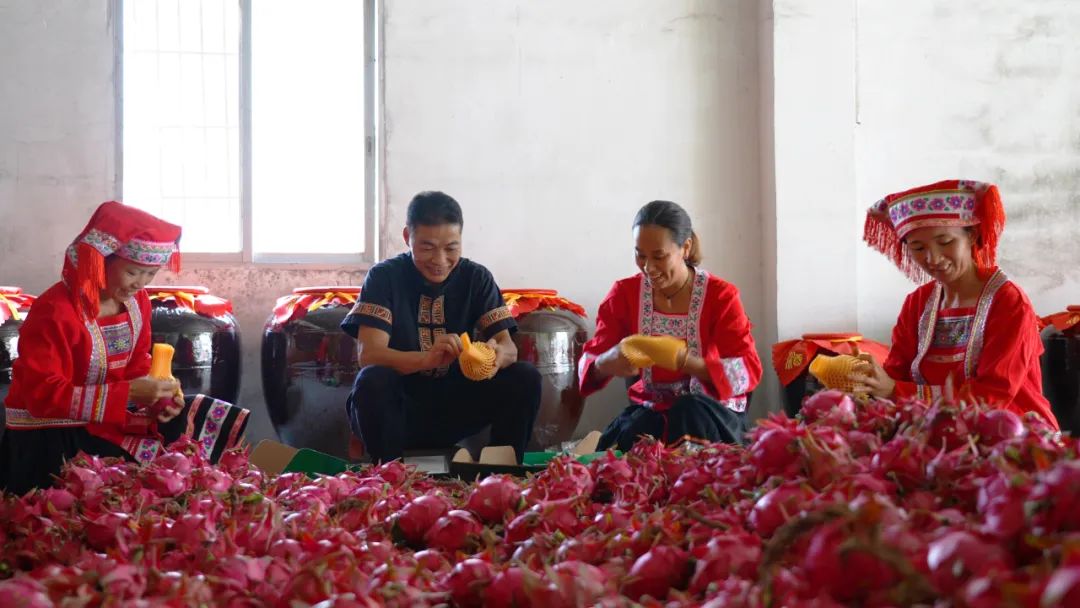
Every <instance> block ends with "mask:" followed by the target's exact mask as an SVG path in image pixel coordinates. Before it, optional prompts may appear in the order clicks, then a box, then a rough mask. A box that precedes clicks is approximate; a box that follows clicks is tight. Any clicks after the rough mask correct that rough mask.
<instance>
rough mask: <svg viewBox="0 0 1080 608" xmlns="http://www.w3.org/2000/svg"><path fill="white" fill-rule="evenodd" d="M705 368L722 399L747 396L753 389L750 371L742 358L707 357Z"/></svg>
mask: <svg viewBox="0 0 1080 608" xmlns="http://www.w3.org/2000/svg"><path fill="white" fill-rule="evenodd" d="M705 367H706V368H707V369H708V370H709V380H711V381H712V384H713V387H714V388H715V389H716V393H717V395H718V396H719V397H720V399H730V398H732V397H735V396H737V395H745V394H746V393H747V392H748V391H749V390H750V389H751V386H750V371H749V370H748V369H747V368H746V360H745V359H743V358H742V357H728V358H719V357H706V359H705Z"/></svg>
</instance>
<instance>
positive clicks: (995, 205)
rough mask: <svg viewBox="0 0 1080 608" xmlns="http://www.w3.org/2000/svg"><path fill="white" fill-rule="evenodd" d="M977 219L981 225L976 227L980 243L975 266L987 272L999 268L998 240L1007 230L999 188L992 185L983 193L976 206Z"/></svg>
mask: <svg viewBox="0 0 1080 608" xmlns="http://www.w3.org/2000/svg"><path fill="white" fill-rule="evenodd" d="M975 217H977V218H979V225H978V226H976V227H975V230H976V232H977V234H978V235H979V242H978V244H977V245H976V246H975V252H974V253H975V266H976V267H977V268H978V269H979V270H980V271H982V272H987V271H989V270H990V269H992V268H994V267H995V266H997V248H998V240H999V239H1000V238H1001V232H1002V231H1003V230H1005V207H1004V205H1002V204H1001V193H1000V192H998V188H997V186H994V185H990V187H988V188H987V189H986V192H983V193H982V196H981V197H980V199H979V202H978V204H976V205H975Z"/></svg>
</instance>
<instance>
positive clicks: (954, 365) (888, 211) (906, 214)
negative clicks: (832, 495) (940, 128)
mask: <svg viewBox="0 0 1080 608" xmlns="http://www.w3.org/2000/svg"><path fill="white" fill-rule="evenodd" d="M1004 227H1005V210H1004V208H1003V207H1002V204H1001V197H1000V195H999V193H998V189H997V187H996V186H994V185H992V184H984V183H980V182H974V181H963V180H948V181H942V182H938V183H935V184H930V185H928V186H921V187H918V188H913V189H911V190H907V191H905V192H900V193H897V194H892V195H889V196H887V197H885V198H884V199H882V200H881V201H878V202H877V203H876V204H874V206H872V207H871V208H870V210H869V211H868V213H867V219H866V232H865V235H864V238H865V240H866V242H867V243H869V244H870V246H871V247H873V248H874V249H877V250H878V251H880V252H882V253H883V254H885V255H886V256H888V257H889V259H891V260H892V261H893V262H894V263H895V264H896V265H897V266H899V267H900V269H901V270H902V271H904V273H905V274H906V275H907V276H908V277H909V278H911V279H912V280H915V281H920V282H921V281H926V280H927V279H928V278H929V279H933V280H931V281H929V282H926V283H925V284H924V285H923V286H922V287H919V288H918V289H916V290H915V291H913V292H912V293H911V294H910V295H908V297H907V299H906V300H905V301H904V306H903V308H902V309H901V311H900V317H899V318H898V319H897V322H896V327H895V328H894V329H893V335H892V349H891V351H890V352H889V357H888V358H887V359H886V360H885V362H884V365H882V364H879V363H878V362H876V361H874V360H873V359H872V358H871V357H869V356H867V355H863V357H864V358H866V359H867V362H866V363H863V364H861V365H859V366H858V367H857V368H856V372H855V373H854V374H852V379H853V380H854V381H856V383H857V386H856V391H857V392H865V393H869V394H870V395H873V396H875V397H880V398H886V399H899V398H904V397H918V398H921V399H923V400H925V401H927V402H931V401H934V400H936V399H938V398H940V397H942V396H949V392H948V390H949V389H947V388H946V387H948V386H950V385H951V387H952V395H951V396H952V397H953V398H957V399H960V400H967V401H973V400H974V401H981V402H986V403H989V404H990V405H993V406H997V407H1002V408H1005V409H1009V410H1012V411H1014V412H1016V413H1018V414H1020V415H1024V414H1027V413H1028V412H1032V413H1034V414H1035V415H1037V416H1040V417H1041V418H1042V419H1044V420H1045V421H1046V422H1048V423H1049V424H1050V425H1052V426H1053V427H1054V428H1057V426H1058V424H1057V420H1056V419H1055V418H1054V414H1053V413H1052V412H1051V410H1050V404H1049V403H1048V402H1047V400H1046V398H1045V397H1043V394H1042V377H1041V373H1040V368H1039V355H1040V354H1041V353H1042V350H1043V348H1042V342H1041V341H1040V339H1039V320H1038V317H1036V315H1035V311H1034V310H1033V309H1032V307H1031V303H1030V302H1029V301H1028V299H1027V296H1026V295H1024V292H1023V291H1021V290H1020V287H1018V286H1017V285H1016V284H1015V283H1013V282H1012V281H1010V280H1009V279H1008V278H1007V277H1006V276H1005V273H1004V272H1002V271H1001V269H999V268H998V267H997V266H996V265H995V261H996V258H997V244H998V239H999V238H1000V236H1001V231H1002V229H1003V228H1004Z"/></svg>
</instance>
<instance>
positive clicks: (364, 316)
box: [341, 302, 394, 338]
mask: <svg viewBox="0 0 1080 608" xmlns="http://www.w3.org/2000/svg"><path fill="white" fill-rule="evenodd" d="M361 327H374V328H375V329H381V330H382V331H385V332H386V333H390V332H391V330H393V328H394V315H393V313H391V312H390V309H389V308H386V307H385V306H379V305H378V304H373V303H371V302H357V303H356V305H355V306H353V308H352V310H351V311H349V314H348V315H346V317H345V319H344V320H343V321H342V322H341V330H342V331H344V332H345V333H347V334H349V335H350V336H352V337H354V338H355V337H356V336H357V335H359V333H360V328H361Z"/></svg>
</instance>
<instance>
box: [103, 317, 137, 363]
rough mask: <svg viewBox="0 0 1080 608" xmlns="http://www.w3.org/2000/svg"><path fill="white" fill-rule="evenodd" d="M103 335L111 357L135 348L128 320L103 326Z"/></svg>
mask: <svg viewBox="0 0 1080 608" xmlns="http://www.w3.org/2000/svg"><path fill="white" fill-rule="evenodd" d="M101 335H102V338H103V339H104V340H105V352H106V353H108V356H109V357H118V356H121V355H126V354H128V353H130V352H131V349H132V348H134V345H133V344H132V337H133V336H132V333H131V326H130V325H128V323H127V321H123V322H120V323H115V324H113V325H106V326H104V327H102V328H101Z"/></svg>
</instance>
